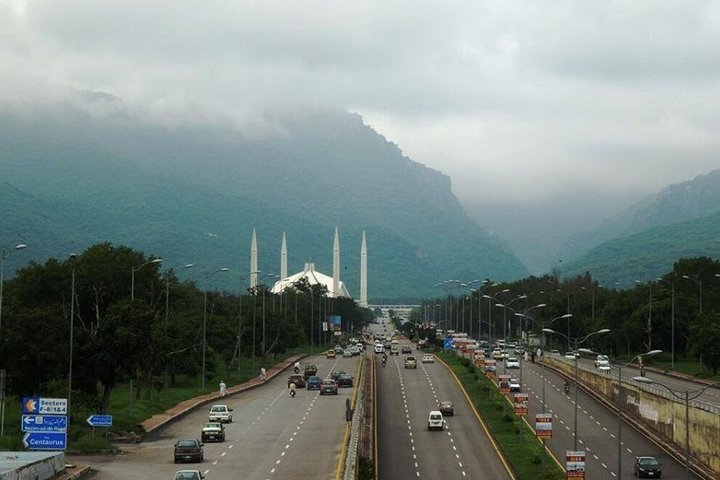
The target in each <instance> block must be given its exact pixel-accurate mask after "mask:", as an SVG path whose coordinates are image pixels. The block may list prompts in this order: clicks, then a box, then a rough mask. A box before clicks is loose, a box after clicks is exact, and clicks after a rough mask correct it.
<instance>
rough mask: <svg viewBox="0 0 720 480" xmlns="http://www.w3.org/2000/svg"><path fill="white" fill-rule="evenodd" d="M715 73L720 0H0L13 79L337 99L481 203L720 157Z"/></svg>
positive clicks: (202, 95)
mask: <svg viewBox="0 0 720 480" xmlns="http://www.w3.org/2000/svg"><path fill="white" fill-rule="evenodd" d="M719 80H720V2H717V1H702V0H691V1H688V0H682V1H672V0H663V1H658V0H645V1H643V0H631V1H628V0H621V1H609V0H603V1H598V0H588V1H582V0H566V1H553V0H542V1H538V0H527V1H512V0H495V1H481V0H462V1H454V0H433V1H425V0H405V1H392V0H382V1H380V0H361V1H357V0H355V1H352V2H349V1H327V0H324V1H314V0H302V1H297V0H285V1H279V0H240V1H227V0H223V1H215V0H203V1H202V2H197V1H177V0H173V1H166V0H151V1H131V0H114V1H113V0H100V1H92V0H84V1H77V0H58V1H32V0H26V1H22V0H0V98H2V99H6V100H7V99H17V98H22V97H23V96H34V97H36V98H38V97H40V98H44V97H51V96H53V95H54V94H56V93H57V92H59V91H62V89H65V88H68V87H69V88H74V89H89V90H97V91H104V92H109V93H112V94H114V95H117V96H120V97H122V98H124V99H125V100H126V101H127V102H129V103H130V104H131V105H138V106H142V107H144V108H151V109H154V110H155V111H158V112H164V111H182V110H186V109H190V110H193V109H200V110H201V109H204V108H209V109H211V110H215V109H217V110H222V111H225V112H229V113H231V114H232V115H237V116H240V117H241V116H243V115H246V116H247V115H252V112H253V111H255V110H256V109H258V108H262V107H263V106H265V105H267V104H276V103H278V104H283V103H286V102H287V103H298V102H300V103H305V104H321V105H333V106H340V107H343V108H346V109H348V110H351V111H354V112H358V113H360V114H362V115H363V116H364V118H365V120H366V122H367V123H368V124H369V125H371V126H373V127H374V128H375V129H377V130H378V131H379V132H380V133H381V134H383V135H385V136H386V137H387V138H388V139H390V140H391V141H393V142H395V143H397V144H398V145H399V146H400V148H402V149H403V151H404V152H405V153H406V154H408V155H409V156H411V157H412V158H413V159H414V160H416V161H418V162H421V163H424V164H426V165H428V166H431V167H433V168H436V169H439V170H441V171H443V172H445V173H447V174H449V175H450V176H451V177H452V181H453V188H454V191H455V193H456V194H457V195H458V196H459V197H460V199H461V201H463V203H465V204H466V205H468V206H470V210H477V208H476V207H477V205H484V206H486V207H488V208H492V209H493V211H497V210H498V208H501V206H502V205H506V206H507V205H513V206H514V207H513V208H516V209H520V208H524V206H537V205H538V202H543V201H553V202H555V203H558V202H559V203H563V202H565V201H566V200H567V196H570V198H573V197H577V196H578V195H580V194H582V195H585V196H586V197H587V198H588V200H587V201H590V200H589V199H595V200H597V201H598V202H600V203H602V202H603V201H604V202H605V203H606V204H612V203H613V202H615V203H617V201H618V199H624V198H629V197H637V196H639V195H640V194H646V193H650V192H654V191H656V190H658V189H660V188H662V187H664V186H665V185H667V184H669V183H673V182H678V181H683V180H687V179H690V178H693V177H694V176H696V175H699V174H703V173H707V172H708V171H710V170H712V169H714V168H718V167H720V157H718V155H717V153H718V151H720V150H719V148H718V147H719V146H720V145H719V143H720V135H718V132H719V131H720V128H719V127H720V101H719V99H720V82H719ZM579 203H580V204H582V201H580V202H579ZM586 206H587V205H586Z"/></svg>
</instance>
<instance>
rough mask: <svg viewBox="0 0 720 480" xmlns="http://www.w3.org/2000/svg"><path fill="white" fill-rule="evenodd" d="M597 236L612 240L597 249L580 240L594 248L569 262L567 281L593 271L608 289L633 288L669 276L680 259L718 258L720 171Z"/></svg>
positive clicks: (665, 193)
mask: <svg viewBox="0 0 720 480" xmlns="http://www.w3.org/2000/svg"><path fill="white" fill-rule="evenodd" d="M588 235H590V234H588ZM594 235H595V237H594V239H595V240H598V239H604V238H605V239H607V238H610V240H606V241H604V242H601V243H599V244H597V243H596V242H594V241H591V240H585V238H586V237H581V236H576V237H575V241H576V242H582V241H586V242H587V243H586V245H593V248H590V249H589V250H588V251H586V253H585V254H584V255H581V256H580V257H578V258H574V259H571V260H570V261H569V262H565V263H564V264H563V266H562V268H561V273H562V275H563V276H569V275H575V274H582V273H584V272H586V271H589V272H592V274H593V277H595V278H597V279H599V280H600V281H601V282H603V283H604V284H605V285H607V286H612V285H613V284H614V283H615V282H619V283H620V285H625V286H630V285H631V284H632V283H633V282H634V281H635V280H647V279H651V278H655V277H657V276H658V275H660V274H662V273H663V272H666V271H668V270H669V269H670V268H671V267H672V265H673V263H674V262H675V261H676V260H678V259H680V258H692V257H703V256H704V257H713V258H720V243H718V238H720V170H714V171H713V172H711V173H709V174H707V175H703V176H700V177H697V178H695V179H694V180H692V181H690V182H684V183H679V184H675V185H671V186H669V187H667V188H665V189H663V190H662V191H661V192H660V193H659V194H658V196H657V198H656V199H655V200H654V201H653V202H649V203H647V204H645V205H644V206H642V207H639V208H636V209H634V210H633V211H632V212H630V213H628V214H627V215H625V216H618V217H616V218H613V219H612V220H609V221H608V222H606V224H604V225H603V227H601V228H600V229H598V230H597V231H595V232H594ZM568 251H572V250H568ZM576 251H577V250H576Z"/></svg>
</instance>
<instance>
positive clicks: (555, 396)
mask: <svg viewBox="0 0 720 480" xmlns="http://www.w3.org/2000/svg"><path fill="white" fill-rule="evenodd" d="M521 365H522V367H523V369H524V370H523V376H522V382H523V385H522V388H523V391H525V392H528V393H529V394H530V402H529V415H528V420H529V421H531V423H532V422H533V421H534V418H535V414H536V413H541V412H542V391H543V372H544V371H545V369H543V367H542V365H541V364H537V363H531V362H524V361H523V362H522V363H521ZM502 368H503V367H499V368H498V372H499V373H503V372H502ZM508 373H512V374H514V375H515V374H517V375H519V373H518V371H517V370H508ZM546 379H547V383H546V385H545V398H546V407H547V410H546V412H547V413H552V414H553V438H552V439H551V440H548V441H547V446H548V447H549V448H550V450H551V451H552V452H553V454H554V455H555V457H556V458H557V459H558V460H560V461H561V463H562V462H564V458H565V451H566V450H573V449H574V441H573V431H574V415H575V408H574V405H575V404H574V398H575V397H574V390H573V389H574V388H575V387H574V385H572V382H571V385H572V387H571V392H570V394H569V395H566V394H565V392H564V387H563V384H564V378H563V377H561V376H560V375H558V374H556V373H554V372H553V371H552V370H551V369H547V370H546ZM577 430H578V450H585V452H586V478H587V479H588V480H594V479H597V480H604V479H608V478H617V477H618V474H617V472H618V469H617V464H618V438H617V431H618V421H617V415H616V414H615V413H614V412H611V411H610V410H608V409H607V408H606V407H605V406H604V405H602V404H601V403H599V402H598V401H596V400H595V399H593V398H592V397H590V396H589V395H587V394H585V392H584V391H583V390H582V389H580V390H579V391H578V428H577ZM622 443H623V445H622V449H621V451H622V478H628V479H629V478H631V477H633V463H634V461H635V457H636V456H641V455H650V456H654V457H657V458H658V460H660V461H661V462H662V464H663V472H664V478H666V479H667V478H676V479H686V476H685V467H684V464H683V463H681V462H678V461H677V460H675V459H674V458H673V457H672V456H670V455H669V454H668V453H666V452H665V451H664V450H663V449H662V448H661V447H660V446H658V445H656V444H654V443H653V442H652V441H650V440H648V439H647V438H645V437H644V436H643V435H642V434H640V433H639V432H638V431H637V430H635V429H634V428H633V427H631V426H630V425H628V424H627V423H623V428H622ZM633 478H634V477H633ZM692 478H697V477H692Z"/></svg>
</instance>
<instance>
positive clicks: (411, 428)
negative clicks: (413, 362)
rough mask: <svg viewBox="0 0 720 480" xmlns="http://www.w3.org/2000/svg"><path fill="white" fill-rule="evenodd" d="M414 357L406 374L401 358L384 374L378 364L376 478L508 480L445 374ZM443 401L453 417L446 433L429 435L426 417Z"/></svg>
mask: <svg viewBox="0 0 720 480" xmlns="http://www.w3.org/2000/svg"><path fill="white" fill-rule="evenodd" d="M407 343H409V342H407V341H402V342H401V345H402V344H407ZM413 354H414V355H416V356H417V359H418V368H417V369H405V368H404V359H405V357H406V356H407V355H403V354H401V355H397V356H396V355H391V356H389V358H388V360H389V361H388V363H387V366H386V367H384V368H383V367H381V364H380V362H379V361H377V362H376V373H377V401H378V412H377V414H378V417H377V429H378V430H377V435H378V442H379V444H378V461H379V466H378V476H379V478H380V479H383V480H384V479H407V478H428V479H436V478H492V479H510V478H512V477H511V476H510V474H509V473H508V471H507V469H506V467H505V466H504V464H503V462H502V460H501V458H500V457H499V454H498V453H497V452H496V450H495V448H494V446H493V444H492V443H491V441H490V440H489V438H488V435H487V434H486V432H485V430H484V429H483V428H482V427H481V425H480V423H479V421H478V419H477V418H476V417H475V414H474V413H473V410H472V409H471V408H470V406H469V405H468V402H467V400H466V398H465V396H464V394H463V392H462V390H461V389H460V387H459V386H458V384H457V382H456V381H455V379H454V377H453V376H452V375H451V374H450V372H449V371H448V370H447V368H446V367H445V366H444V365H443V364H441V363H438V362H436V363H425V364H423V363H421V362H420V360H421V358H422V354H421V352H413ZM377 357H378V360H379V357H380V355H379V354H377ZM443 400H450V401H452V402H453V403H454V405H455V415H454V416H451V417H446V420H447V425H446V428H445V430H444V431H428V429H427V419H428V413H429V412H430V410H435V409H437V404H438V402H440V401H443Z"/></svg>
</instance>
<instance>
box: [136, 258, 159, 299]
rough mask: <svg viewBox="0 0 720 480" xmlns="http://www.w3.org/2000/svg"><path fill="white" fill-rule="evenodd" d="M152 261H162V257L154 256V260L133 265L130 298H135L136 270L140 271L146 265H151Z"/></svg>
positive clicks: (156, 262)
mask: <svg viewBox="0 0 720 480" xmlns="http://www.w3.org/2000/svg"><path fill="white" fill-rule="evenodd" d="M151 263H154V264H158V263H162V258H154V259H152V260H148V261H147V262H145V263H143V264H141V265H138V266H135V267H132V275H131V277H130V300H135V272H137V271H139V270H140V269H141V268H143V267H144V266H145V265H150V264H151Z"/></svg>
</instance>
